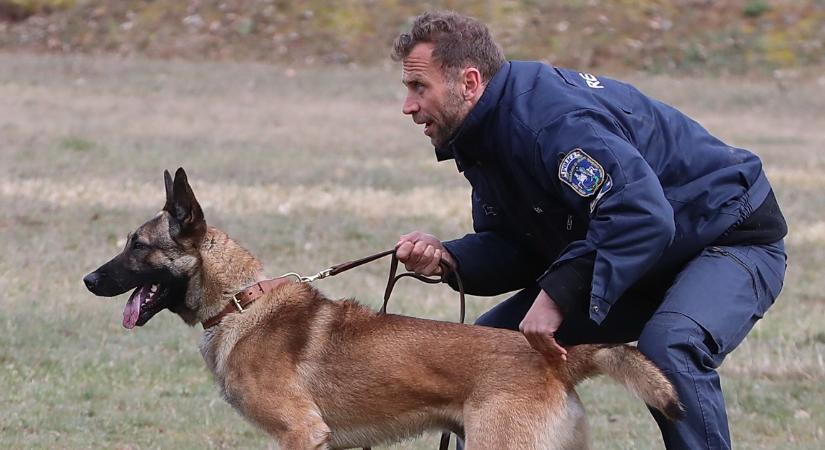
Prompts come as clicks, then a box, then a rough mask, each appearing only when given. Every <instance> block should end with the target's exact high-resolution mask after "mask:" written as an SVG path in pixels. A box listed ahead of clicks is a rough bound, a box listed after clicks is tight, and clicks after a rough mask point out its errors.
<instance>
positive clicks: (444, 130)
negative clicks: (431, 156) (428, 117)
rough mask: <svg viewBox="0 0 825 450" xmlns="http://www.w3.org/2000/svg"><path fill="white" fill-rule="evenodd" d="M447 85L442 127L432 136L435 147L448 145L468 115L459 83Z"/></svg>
mask: <svg viewBox="0 0 825 450" xmlns="http://www.w3.org/2000/svg"><path fill="white" fill-rule="evenodd" d="M447 87H448V90H447V97H446V98H445V99H444V107H443V109H442V111H443V114H442V116H441V117H442V123H441V127H439V129H438V133H436V134H435V135H433V136H432V138H431V141H432V144H433V146H434V147H435V148H440V147H443V146H445V145H447V143H448V142H450V139H452V138H453V135H455V133H456V131H458V129H459V128H460V127H461V123H462V122H464V118H465V117H466V116H467V111H465V110H464V99H463V98H462V96H461V94H460V93H459V92H458V83H449V84H448V85H447Z"/></svg>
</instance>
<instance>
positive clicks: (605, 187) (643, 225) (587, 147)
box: [535, 111, 675, 323]
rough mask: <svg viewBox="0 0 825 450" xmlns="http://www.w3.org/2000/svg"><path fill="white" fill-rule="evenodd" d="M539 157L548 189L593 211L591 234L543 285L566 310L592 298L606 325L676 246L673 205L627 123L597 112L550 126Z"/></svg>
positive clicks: (594, 314)
mask: <svg viewBox="0 0 825 450" xmlns="http://www.w3.org/2000/svg"><path fill="white" fill-rule="evenodd" d="M535 156H536V159H537V163H536V167H537V169H536V170H539V171H543V173H537V174H536V176H537V177H538V178H539V179H541V180H542V182H543V183H544V184H545V186H544V187H545V189H547V191H548V192H555V193H557V195H558V196H559V197H560V199H561V201H562V203H564V204H565V205H566V206H567V207H569V208H570V209H571V210H572V211H574V212H575V213H576V214H577V215H578V216H580V217H588V216H589V225H588V230H587V234H586V236H585V239H583V240H579V241H575V242H573V243H571V244H570V245H568V246H567V248H565V250H564V251H563V252H562V254H561V255H560V256H559V258H558V259H557V260H556V261H555V262H554V263H553V264H552V265H551V266H550V268H549V269H548V270H547V271H546V272H545V273H544V274H543V275H541V276H540V277H539V278H538V282H539V285H540V286H541V287H542V289H544V290H545V292H547V293H548V294H549V295H550V297H551V298H553V299H554V300H555V301H556V302H557V303H558V304H559V305H560V307H561V309H562V310H564V311H569V310H571V309H573V308H579V307H583V304H586V303H588V300H589V306H590V308H589V313H590V318H591V319H592V320H594V321H595V322H597V323H601V322H602V321H603V320H604V318H605V317H606V315H607V313H608V312H609V310H610V307H611V306H612V305H613V303H614V302H615V301H616V300H617V299H618V298H619V297H620V296H621V295H622V294H623V293H624V292H625V291H626V290H627V288H629V287H630V286H631V285H632V284H633V283H635V282H636V281H637V280H638V279H639V278H641V276H642V275H643V274H644V273H645V272H646V271H647V270H649V269H650V268H651V267H652V266H653V265H654V263H655V262H656V261H657V260H658V259H659V258H660V257H661V255H662V253H663V252H664V250H665V248H667V246H668V245H670V243H671V241H672V240H673V238H674V235H675V223H674V217H673V209H672V207H671V206H670V203H669V202H668V200H667V199H666V198H665V193H664V190H663V188H662V185H661V183H660V182H659V179H658V177H657V176H656V173H655V172H654V171H653V169H652V168H651V167H650V165H649V164H648V163H647V161H646V160H645V159H644V158H643V157H642V155H641V154H640V152H639V151H638V150H637V149H636V148H635V147H634V146H633V145H632V144H631V142H630V139H629V138H628V137H627V135H626V134H625V132H624V130H623V129H622V127H621V126H619V125H618V124H617V123H616V122H615V121H613V120H612V119H611V118H609V117H606V116H604V115H601V114H599V113H597V112H594V111H584V112H577V113H574V114H569V115H566V116H563V117H562V118H560V119H559V120H557V121H556V122H554V123H552V124H551V125H549V126H548V127H546V128H544V129H543V130H542V131H541V132H540V133H539V134H538V136H537V141H536V155H535Z"/></svg>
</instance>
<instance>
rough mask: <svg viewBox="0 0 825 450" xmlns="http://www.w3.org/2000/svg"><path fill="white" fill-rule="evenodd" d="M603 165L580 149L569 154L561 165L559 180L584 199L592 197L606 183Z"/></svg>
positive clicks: (575, 149)
mask: <svg viewBox="0 0 825 450" xmlns="http://www.w3.org/2000/svg"><path fill="white" fill-rule="evenodd" d="M604 178H605V173H604V168H602V165H601V164H599V162H598V161H596V160H595V159H593V158H591V157H590V155H588V154H587V153H585V152H584V150H582V149H580V148H574V149H573V150H570V152H569V153H567V154H566V155H565V156H564V158H563V159H562V160H561V163H560V164H559V179H560V180H561V181H563V182H564V183H565V184H567V185H568V186H570V187H571V188H573V190H574V191H576V193H577V194H579V195H581V196H582V197H590V196H591V195H593V194H595V193H596V191H598V190H599V188H600V187H601V186H602V183H604Z"/></svg>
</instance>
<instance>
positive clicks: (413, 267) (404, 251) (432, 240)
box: [395, 231, 455, 276]
mask: <svg viewBox="0 0 825 450" xmlns="http://www.w3.org/2000/svg"><path fill="white" fill-rule="evenodd" d="M395 255H396V256H397V257H398V260H399V261H401V262H402V263H404V266H405V267H406V268H407V270H409V271H410V272H415V273H417V274H419V275H424V276H433V275H441V266H440V265H439V264H440V263H441V261H444V262H446V263H447V264H448V265H449V266H450V267H453V268H455V260H454V259H453V257H452V255H450V252H448V251H447V249H445V248H444V246H443V245H442V244H441V241H440V240H438V238H437V237H435V236H433V235H431V234H425V233H422V232H420V231H413V232H412V233H408V234H405V235H403V236H401V237H400V238H399V239H398V243H397V244H395Z"/></svg>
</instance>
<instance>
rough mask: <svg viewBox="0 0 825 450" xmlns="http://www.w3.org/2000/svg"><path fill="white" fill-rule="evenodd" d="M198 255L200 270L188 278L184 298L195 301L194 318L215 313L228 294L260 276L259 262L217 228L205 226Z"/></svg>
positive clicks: (208, 316) (206, 317)
mask: <svg viewBox="0 0 825 450" xmlns="http://www.w3.org/2000/svg"><path fill="white" fill-rule="evenodd" d="M200 256H201V274H200V277H193V278H192V279H191V280H190V286H189V290H188V292H187V299H186V301H187V304H188V305H198V307H197V308H196V316H197V317H196V318H195V319H196V320H197V322H203V321H204V320H206V319H208V318H210V317H212V316H214V315H216V314H217V313H218V312H220V311H221V310H222V309H223V308H224V307H225V306H226V305H227V304H229V303H230V302H231V301H232V295H234V294H235V293H236V292H238V291H240V290H241V289H243V288H244V287H246V286H249V285H251V284H254V283H256V282H258V281H261V280H263V279H264V277H263V265H262V264H261V262H260V261H258V259H257V258H255V257H254V256H252V254H251V253H249V252H248V251H247V250H246V249H245V248H243V247H241V246H240V245H239V244H238V243H237V242H235V241H233V240H232V239H231V238H230V237H229V236H228V235H227V234H226V233H224V232H223V231H221V230H219V229H217V228H213V227H209V228H208V229H207V231H206V236H204V238H203V241H202V243H201V247H200ZM190 296H192V297H200V298H188V297H190Z"/></svg>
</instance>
